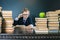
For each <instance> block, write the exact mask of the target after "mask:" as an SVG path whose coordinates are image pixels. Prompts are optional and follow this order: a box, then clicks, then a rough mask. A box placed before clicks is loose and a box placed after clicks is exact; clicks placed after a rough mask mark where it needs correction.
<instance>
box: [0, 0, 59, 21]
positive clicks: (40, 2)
mask: <svg viewBox="0 0 60 40" xmlns="http://www.w3.org/2000/svg"><path fill="white" fill-rule="evenodd" d="M0 6H2V8H3V10H12V11H13V13H12V15H13V19H15V18H16V17H17V16H18V15H19V14H20V13H21V12H22V10H23V9H24V8H28V9H29V10H30V13H31V17H32V18H33V19H34V17H39V13H40V12H42V11H43V12H47V11H51V10H58V9H60V0H0ZM33 21H34V20H33Z"/></svg>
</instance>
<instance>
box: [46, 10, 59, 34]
mask: <svg viewBox="0 0 60 40" xmlns="http://www.w3.org/2000/svg"><path fill="white" fill-rule="evenodd" d="M46 16H47V18H48V27H49V33H58V30H59V21H58V13H56V11H50V12H47V13H46Z"/></svg>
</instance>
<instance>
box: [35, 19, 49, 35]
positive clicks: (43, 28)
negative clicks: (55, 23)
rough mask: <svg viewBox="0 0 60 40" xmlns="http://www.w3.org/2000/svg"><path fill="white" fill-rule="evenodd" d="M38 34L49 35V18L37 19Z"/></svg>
mask: <svg viewBox="0 0 60 40" xmlns="http://www.w3.org/2000/svg"><path fill="white" fill-rule="evenodd" d="M35 21H36V23H35V24H36V28H37V29H36V30H35V32H36V34H48V28H47V18H35Z"/></svg>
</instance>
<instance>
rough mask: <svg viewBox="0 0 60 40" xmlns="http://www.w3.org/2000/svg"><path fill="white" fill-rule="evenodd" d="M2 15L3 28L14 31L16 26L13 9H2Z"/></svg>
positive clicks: (6, 30)
mask: <svg viewBox="0 0 60 40" xmlns="http://www.w3.org/2000/svg"><path fill="white" fill-rule="evenodd" d="M2 16H3V18H4V23H3V29H4V30H5V32H6V33H13V31H14V28H13V27H12V26H13V25H12V24H13V18H12V11H2Z"/></svg>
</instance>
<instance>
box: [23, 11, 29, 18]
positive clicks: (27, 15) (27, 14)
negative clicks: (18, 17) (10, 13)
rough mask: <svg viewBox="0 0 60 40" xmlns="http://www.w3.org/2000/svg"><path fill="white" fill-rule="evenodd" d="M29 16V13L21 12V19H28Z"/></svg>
mask: <svg viewBox="0 0 60 40" xmlns="http://www.w3.org/2000/svg"><path fill="white" fill-rule="evenodd" d="M29 15H30V12H29V11H26V12H23V18H26V19H27V18H28V17H29Z"/></svg>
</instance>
